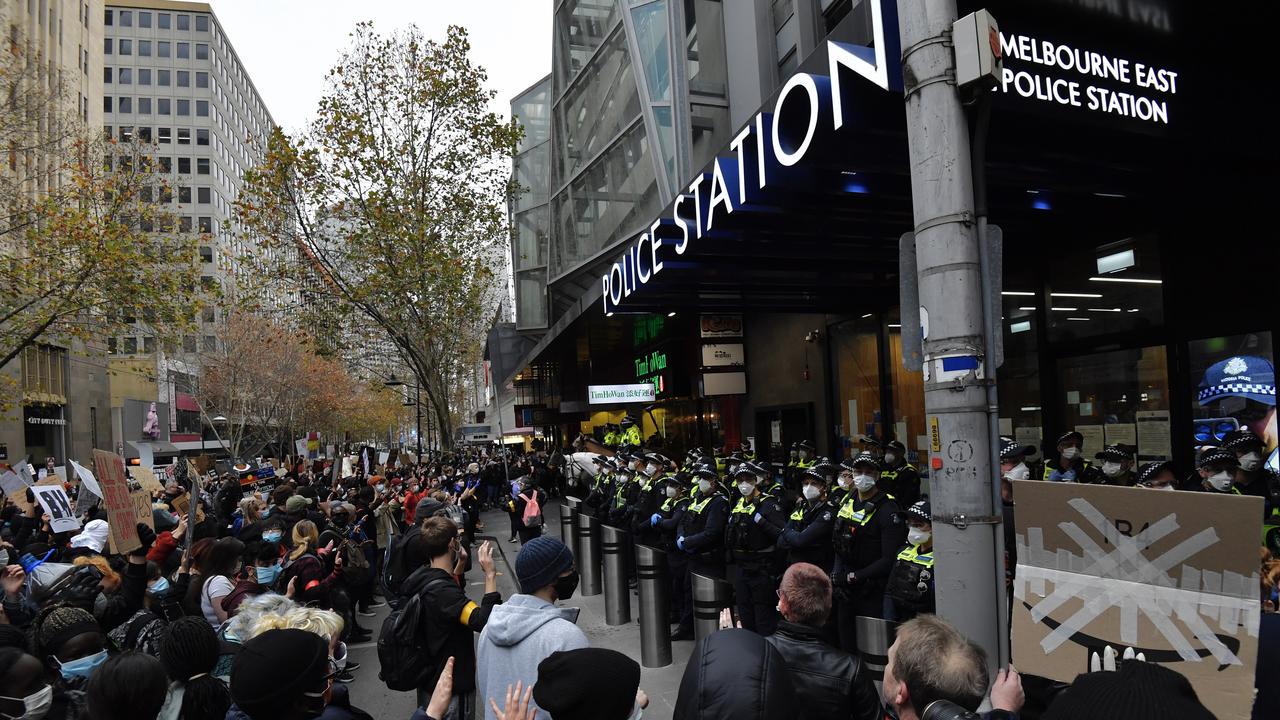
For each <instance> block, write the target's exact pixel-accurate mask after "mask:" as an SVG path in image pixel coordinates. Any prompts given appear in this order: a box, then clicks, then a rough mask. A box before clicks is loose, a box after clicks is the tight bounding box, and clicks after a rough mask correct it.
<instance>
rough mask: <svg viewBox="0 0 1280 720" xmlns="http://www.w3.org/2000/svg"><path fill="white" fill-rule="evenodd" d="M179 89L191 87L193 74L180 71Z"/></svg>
mask: <svg viewBox="0 0 1280 720" xmlns="http://www.w3.org/2000/svg"><path fill="white" fill-rule="evenodd" d="M177 79H178V87H191V73H190V72H188V71H186V70H179V71H178V78H177Z"/></svg>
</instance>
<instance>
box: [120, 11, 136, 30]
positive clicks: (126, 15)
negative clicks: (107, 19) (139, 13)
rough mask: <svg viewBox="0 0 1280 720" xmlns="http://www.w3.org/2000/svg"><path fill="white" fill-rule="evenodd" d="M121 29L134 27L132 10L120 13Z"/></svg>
mask: <svg viewBox="0 0 1280 720" xmlns="http://www.w3.org/2000/svg"><path fill="white" fill-rule="evenodd" d="M120 27H133V11H132V10H121V11H120Z"/></svg>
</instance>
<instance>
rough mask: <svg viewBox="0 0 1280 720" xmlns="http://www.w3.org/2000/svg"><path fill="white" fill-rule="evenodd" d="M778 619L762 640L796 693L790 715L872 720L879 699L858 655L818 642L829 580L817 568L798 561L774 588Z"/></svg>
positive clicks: (827, 604) (827, 612) (827, 607)
mask: <svg viewBox="0 0 1280 720" xmlns="http://www.w3.org/2000/svg"><path fill="white" fill-rule="evenodd" d="M778 608H779V611H780V612H781V613H782V621H781V622H780V623H778V631H777V632H776V633H774V634H773V635H771V636H769V637H768V638H767V639H768V641H769V644H771V645H773V647H775V648H777V650H778V652H779V653H781V654H782V658H783V660H784V661H785V662H786V666H787V670H788V672H789V673H790V677H791V683H792V687H794V688H795V691H796V703H797V704H796V708H795V718H796V719H797V720H821V719H823V718H856V719H857V720H877V719H878V718H879V717H880V702H879V698H878V697H877V696H876V689H875V686H874V685H872V683H871V678H870V676H869V674H868V673H867V672H865V671H864V670H863V668H862V660H861V658H860V656H858V655H851V654H849V653H847V652H844V651H843V650H840V649H839V648H836V647H833V646H831V645H829V644H827V643H826V642H825V641H824V640H823V630H822V628H823V625H825V624H826V622H827V618H828V617H829V616H830V614H831V578H830V577H829V576H828V575H827V573H825V572H823V571H822V568H820V567H818V566H816V565H810V564H809V563H797V564H795V565H792V566H791V567H789V568H787V571H786V573H785V574H784V575H783V576H782V586H781V587H780V588H779V589H778Z"/></svg>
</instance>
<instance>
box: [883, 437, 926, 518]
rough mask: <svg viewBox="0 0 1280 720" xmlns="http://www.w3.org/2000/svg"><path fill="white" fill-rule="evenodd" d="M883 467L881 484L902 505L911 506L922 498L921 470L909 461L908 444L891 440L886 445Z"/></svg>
mask: <svg viewBox="0 0 1280 720" xmlns="http://www.w3.org/2000/svg"><path fill="white" fill-rule="evenodd" d="M882 464H883V469H882V470H881V471H880V484H881V486H882V487H884V491H885V492H887V493H889V494H890V495H892V496H894V497H895V498H897V500H898V503H899V504H900V505H901V506H902V507H910V506H912V505H914V504H915V502H916V501H917V500H919V499H920V472H919V471H918V470H916V466H915V465H912V464H911V463H909V462H907V446H906V445H903V444H902V443H901V442H899V441H897V440H890V441H889V443H888V444H887V445H885V446H884V460H883V463H882Z"/></svg>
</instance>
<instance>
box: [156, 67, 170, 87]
mask: <svg viewBox="0 0 1280 720" xmlns="http://www.w3.org/2000/svg"><path fill="white" fill-rule="evenodd" d="M156 85H159V86H160V87H169V71H168V70H157V71H156Z"/></svg>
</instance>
